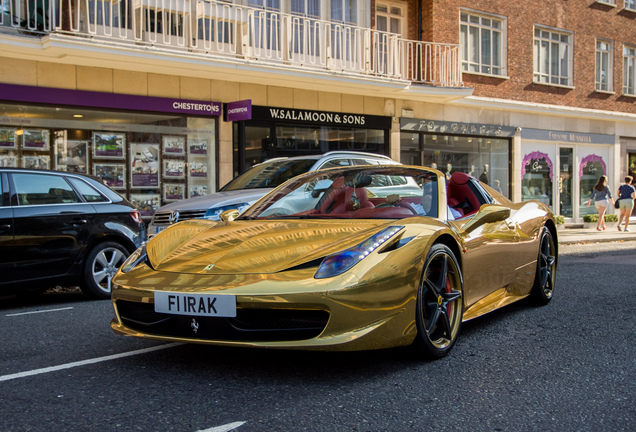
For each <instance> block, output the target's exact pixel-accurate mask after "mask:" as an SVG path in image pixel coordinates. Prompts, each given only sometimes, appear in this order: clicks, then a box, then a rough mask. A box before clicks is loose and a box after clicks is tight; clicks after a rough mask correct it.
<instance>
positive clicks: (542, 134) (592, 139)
mask: <svg viewBox="0 0 636 432" xmlns="http://www.w3.org/2000/svg"><path fill="white" fill-rule="evenodd" d="M521 138H522V139H524V140H533V141H551V142H555V141H556V142H565V143H575V144H616V137H615V136H614V135H601V134H588V133H579V132H565V131H551V130H543V129H525V128H524V129H523V130H522V131H521Z"/></svg>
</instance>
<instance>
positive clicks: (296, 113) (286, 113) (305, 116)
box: [252, 106, 391, 129]
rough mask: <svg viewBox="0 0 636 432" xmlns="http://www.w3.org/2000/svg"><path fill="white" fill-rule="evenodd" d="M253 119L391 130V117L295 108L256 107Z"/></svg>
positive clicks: (253, 111)
mask: <svg viewBox="0 0 636 432" xmlns="http://www.w3.org/2000/svg"><path fill="white" fill-rule="evenodd" d="M252 119H253V120H262V121H280V122H284V123H297V124H298V123H302V124H310V125H317V126H339V127H342V126H347V127H359V128H368V129H390V128H391V117H384V116H374V115H366V114H350V113H336V112H327V111H314V110H304V109H295V108H275V107H263V106H255V107H253V109H252Z"/></svg>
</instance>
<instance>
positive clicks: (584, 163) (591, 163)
mask: <svg viewBox="0 0 636 432" xmlns="http://www.w3.org/2000/svg"><path fill="white" fill-rule="evenodd" d="M600 171H602V172H600ZM606 172H607V165H605V162H604V161H603V158H602V157H601V156H598V155H595V154H591V155H588V156H585V157H584V158H583V159H582V160H581V166H580V167H579V180H580V179H581V178H582V177H583V175H584V174H588V175H592V176H594V177H600V176H601V175H604V174H605V173H606Z"/></svg>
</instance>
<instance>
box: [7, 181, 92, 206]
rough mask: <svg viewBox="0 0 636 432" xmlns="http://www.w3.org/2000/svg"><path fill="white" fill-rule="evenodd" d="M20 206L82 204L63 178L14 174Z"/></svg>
mask: <svg viewBox="0 0 636 432" xmlns="http://www.w3.org/2000/svg"><path fill="white" fill-rule="evenodd" d="M13 181H14V182H15V188H16V191H17V193H18V204H19V205H43V204H62V203H76V202H80V200H79V198H78V197H77V195H76V194H75V191H74V190H73V188H71V186H70V185H69V184H68V183H67V182H66V180H64V178H63V177H59V176H49V175H39V174H13Z"/></svg>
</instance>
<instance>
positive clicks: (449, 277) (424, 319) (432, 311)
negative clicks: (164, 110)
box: [413, 244, 464, 359]
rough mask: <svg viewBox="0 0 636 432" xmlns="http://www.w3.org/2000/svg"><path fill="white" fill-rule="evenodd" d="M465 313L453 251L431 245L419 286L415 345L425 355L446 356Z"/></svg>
mask: <svg viewBox="0 0 636 432" xmlns="http://www.w3.org/2000/svg"><path fill="white" fill-rule="evenodd" d="M463 315H464V301H463V280H462V274H461V270H460V268H459V264H458V263H457V259H456V258H455V255H454V254H453V252H452V251H451V250H450V248H448V247H447V246H445V245H443V244H436V245H433V247H432V248H431V249H430V251H429V253H428V255H427V257H426V262H425V264H424V270H423V272H422V279H421V281H420V286H419V288H418V295H417V310H416V325H417V336H416V338H415V341H414V342H413V346H414V347H415V349H416V350H417V351H418V352H419V353H420V354H422V355H424V356H425V357H427V358H433V359H435V358H441V357H444V356H446V355H447V354H448V353H449V352H450V350H451V349H452V348H453V346H454V345H455V342H456V341H457V337H458V336H459V331H460V328H461V324H462V319H463Z"/></svg>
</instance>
